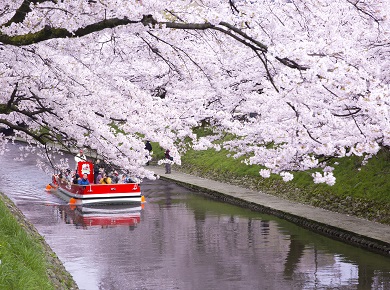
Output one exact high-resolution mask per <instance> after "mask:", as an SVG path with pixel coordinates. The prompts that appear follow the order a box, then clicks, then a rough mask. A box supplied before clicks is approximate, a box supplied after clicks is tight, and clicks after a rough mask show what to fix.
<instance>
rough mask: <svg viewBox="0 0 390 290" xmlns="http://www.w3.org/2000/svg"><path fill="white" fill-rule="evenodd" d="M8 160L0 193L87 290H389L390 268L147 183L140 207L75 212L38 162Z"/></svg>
mask: <svg viewBox="0 0 390 290" xmlns="http://www.w3.org/2000/svg"><path fill="white" fill-rule="evenodd" d="M18 152H19V151H18V150H17V149H16V147H11V151H10V152H9V153H8V154H7V156H0V165H1V166H0V178H1V180H2V182H1V183H0V191H1V192H4V193H6V194H7V196H9V197H10V198H11V199H12V200H13V201H14V202H15V203H16V205H17V206H18V207H19V208H20V209H21V210H22V212H23V213H24V214H25V216H26V217H27V218H28V219H29V220H30V221H31V222H32V223H33V224H34V225H35V227H36V228H37V230H38V231H39V233H40V234H41V235H42V236H44V237H45V240H46V241H47V243H48V244H49V245H50V246H51V248H52V249H53V250H54V251H55V252H56V254H57V255H58V257H59V258H60V259H61V261H62V262H63V263H64V265H65V267H66V269H67V270H68V271H69V272H70V273H71V274H72V275H73V277H74V279H75V281H76V282H77V284H78V285H79V287H80V289H110V290H114V289H224V290H227V289H335V288H336V289H390V260H389V258H387V257H382V256H380V255H377V254H373V253H370V252H366V251H364V250H361V249H358V248H355V247H351V246H348V245H345V244H343V243H340V242H336V241H333V240H330V239H328V238H326V237H323V236H320V235H317V234H314V233H311V232H309V231H307V230H304V229H302V228H300V227H297V226H295V225H293V224H291V223H288V222H286V221H284V220H280V219H278V218H275V217H272V216H268V215H264V214H260V213H256V212H252V211H249V210H246V209H242V208H239V207H236V206H232V205H228V204H224V203H220V202H215V201H211V200H208V199H205V198H203V197H202V196H199V195H196V194H194V193H192V192H190V191H188V190H187V189H185V188H182V187H180V186H177V185H175V184H172V183H169V182H165V181H145V182H144V183H143V184H142V187H141V189H142V191H143V193H144V194H145V196H146V201H147V202H146V203H145V204H144V206H143V207H141V206H133V207H130V206H116V207H107V206H106V207H76V208H74V207H72V206H69V205H68V204H67V203H66V202H65V201H63V200H62V199H60V198H58V197H57V196H56V195H54V194H52V193H48V192H45V186H46V184H47V183H48V182H49V180H50V177H49V176H46V175H44V174H43V173H42V172H41V171H40V170H39V169H37V168H36V167H35V157H27V159H25V161H24V162H23V163H20V162H14V161H13V158H14V157H17V155H18V154H19V153H18Z"/></svg>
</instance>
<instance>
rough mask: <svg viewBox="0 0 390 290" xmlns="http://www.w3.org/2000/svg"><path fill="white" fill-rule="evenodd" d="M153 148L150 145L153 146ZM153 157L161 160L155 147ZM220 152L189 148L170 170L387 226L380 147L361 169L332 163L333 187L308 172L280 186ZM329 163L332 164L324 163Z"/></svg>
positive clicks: (385, 166)
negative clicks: (334, 180)
mask: <svg viewBox="0 0 390 290" xmlns="http://www.w3.org/2000/svg"><path fill="white" fill-rule="evenodd" d="M156 147H158V145H157V144H154V147H153V148H156ZM153 151H154V153H156V154H155V156H154V157H157V159H160V158H163V153H162V152H161V150H160V148H158V149H157V151H156V150H153ZM227 156H228V152H227V151H224V150H221V151H219V152H216V151H215V150H206V151H193V150H189V151H188V152H187V153H186V154H185V155H184V156H183V157H182V165H181V166H174V169H175V170H179V171H183V172H187V173H190V174H194V175H198V176H202V177H207V178H210V179H214V180H219V181H223V182H227V183H231V184H238V185H242V186H244V187H247V188H250V189H254V190H259V191H263V192H266V193H268V194H272V195H275V196H279V197H281V198H285V199H289V200H293V201H297V202H300V203H305V204H310V205H313V206H316V207H321V208H324V209H328V210H331V211H336V212H341V213H346V214H350V215H355V216H359V217H362V218H365V219H368V220H372V221H377V222H380V223H386V224H390V150H388V149H387V150H386V149H383V150H382V151H380V152H379V154H378V155H377V156H375V157H373V158H371V159H369V161H368V164H367V165H365V166H361V161H362V159H363V158H362V157H356V156H354V157H350V158H338V159H334V160H333V164H334V163H335V162H337V163H338V165H334V167H335V170H334V175H335V176H336V179H337V180H336V184H335V185H333V186H329V185H326V184H314V183H313V179H312V177H311V174H312V173H313V172H314V170H313V171H307V172H295V173H293V174H294V179H293V180H292V181H289V182H284V181H283V180H282V179H281V177H279V176H271V177H270V178H268V179H264V178H262V177H260V175H259V170H260V169H261V167H260V166H255V165H251V166H248V165H245V164H244V163H242V162H241V161H242V159H243V158H241V159H234V158H232V157H227ZM330 164H331V165H332V163H330Z"/></svg>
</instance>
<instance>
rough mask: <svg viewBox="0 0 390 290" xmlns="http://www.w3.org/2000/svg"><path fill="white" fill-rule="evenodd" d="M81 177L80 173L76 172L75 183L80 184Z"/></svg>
mask: <svg viewBox="0 0 390 290" xmlns="http://www.w3.org/2000/svg"><path fill="white" fill-rule="evenodd" d="M79 179H80V175H79V174H78V173H77V172H76V173H75V174H74V177H73V184H78V183H79Z"/></svg>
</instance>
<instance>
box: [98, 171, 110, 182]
mask: <svg viewBox="0 0 390 290" xmlns="http://www.w3.org/2000/svg"><path fill="white" fill-rule="evenodd" d="M99 183H100V184H111V183H112V182H111V178H110V177H108V176H107V175H106V174H105V173H104V174H103V178H102V179H100V181H99Z"/></svg>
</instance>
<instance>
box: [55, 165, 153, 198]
mask: <svg viewBox="0 0 390 290" xmlns="http://www.w3.org/2000/svg"><path fill="white" fill-rule="evenodd" d="M77 172H78V174H79V175H80V176H83V174H85V173H86V174H87V175H88V180H89V183H90V184H89V185H78V184H73V183H70V182H69V181H68V180H66V179H62V178H60V177H59V176H58V175H53V179H52V183H51V184H50V186H51V188H52V189H54V190H56V191H57V192H58V193H59V194H60V195H61V196H62V197H65V198H67V199H69V203H70V204H75V205H83V204H128V203H141V202H144V201H145V199H144V196H143V195H142V194H141V188H140V186H139V184H138V183H113V184H95V183H94V174H93V163H92V162H88V161H87V162H79V163H78V168H77Z"/></svg>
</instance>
